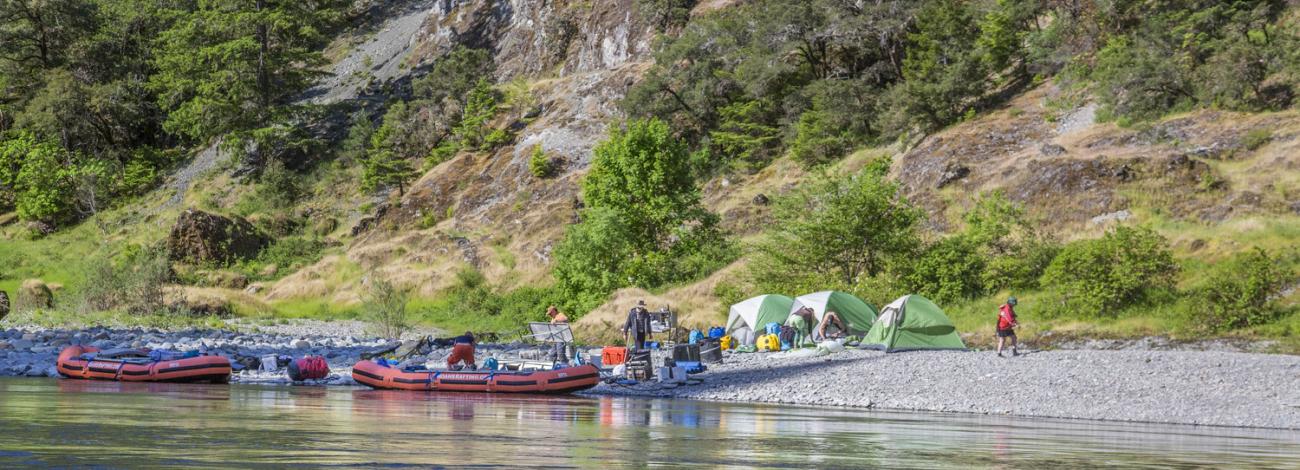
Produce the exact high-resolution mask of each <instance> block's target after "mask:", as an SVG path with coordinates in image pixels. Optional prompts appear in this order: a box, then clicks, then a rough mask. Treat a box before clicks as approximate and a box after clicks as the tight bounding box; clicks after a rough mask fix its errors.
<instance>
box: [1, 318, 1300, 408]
mask: <svg viewBox="0 0 1300 470" xmlns="http://www.w3.org/2000/svg"><path fill="white" fill-rule="evenodd" d="M230 325H231V326H232V327H233V328H234V329H233V330H179V331H161V330H154V329H139V328H136V329H121V328H104V327H96V328H87V329H82V330H66V329H45V328H38V327H10V328H9V329H5V330H0V376H31V377H55V376H57V372H56V370H55V368H54V361H55V358H56V357H57V355H58V353H59V351H60V350H62V349H63V347H66V346H67V345H70V344H89V345H92V346H96V347H100V348H117V347H137V348H160V349H176V350H189V349H202V350H205V351H208V352H212V353H217V354H222V355H226V356H230V357H232V358H240V357H243V358H247V357H262V356H266V355H272V354H274V355H288V356H293V357H301V356H302V355H305V354H314V355H320V356H324V357H325V358H326V359H327V361H328V362H329V365H330V369H331V374H330V376H329V377H328V378H326V379H324V380H321V381H315V382H311V384H312V385H355V382H353V381H352V378H351V373H350V372H351V366H352V364H354V363H356V361H358V360H360V358H361V354H362V353H363V352H366V351H371V350H374V349H376V348H380V347H383V346H385V345H391V344H393V341H391V340H386V339H381V338H375V337H373V336H367V335H366V333H365V331H366V328H365V325H364V324H363V323H361V322H346V321H345V322H339V321H335V322H321V321H312V320H296V321H290V322H276V323H273V324H257V323H252V322H250V323H231V324H230ZM419 333H420V334H427V333H429V332H419ZM448 352H449V350H448V349H446V348H442V349H434V350H432V351H430V352H429V353H428V354H427V355H423V356H418V357H416V358H415V361H417V362H423V361H428V362H429V363H430V364H431V365H436V364H438V363H439V362H440V361H441V360H442V359H443V358H444V357H445V356H446V354H447V353H448ZM583 352H584V353H591V352H594V351H593V350H590V349H585V350H584V351H583ZM546 354H547V350H546V349H545V348H541V347H538V346H536V345H527V344H520V343H512V344H491V345H481V346H480V348H479V351H478V354H477V355H478V357H479V358H480V359H479V360H480V361H482V360H483V358H486V357H489V356H495V357H498V358H523V359H542V358H544V357H545V355H546ZM656 362H657V361H656ZM692 379H695V380H693V381H692V382H693V383H692V384H688V385H678V386H671V385H660V384H658V383H642V384H637V385H618V384H602V385H600V386H598V387H596V388H594V389H592V390H589V391H587V392H583V393H584V394H585V395H612V396H619V395H623V396H642V397H664V398H686V399H700V400H718V401H733V402H755V403H777V404H796V405H812V406H835V407H853V408H872V409H888V410H914V411H938V412H959V413H979V414H998V415H1014V416H1034V417H1052V418H1078V419H1098V420H1113V421H1135V422H1152V423H1177V424H1197V425H1216V426H1242V427H1258V428H1279V429H1300V356H1290V355H1276V354H1256V353H1242V352H1227V351H1187V350H1143V349H1124V350H1088V349H1078V350H1053V351H1029V352H1028V353H1026V354H1022V355H1021V356H1020V357H1007V358H999V357H997V356H996V355H994V353H992V352H906V353H894V354H884V353H880V352H876V351H863V350H856V349H848V350H846V351H843V352H839V353H835V354H830V355H826V356H819V357H797V354H791V353H788V352H787V353H750V354H733V353H727V355H726V357H725V361H724V362H723V363H722V364H713V365H710V366H709V370H708V372H706V373H704V374H698V375H694V376H692ZM231 381H232V382H235V383H259V384H288V383H290V381H289V379H288V378H287V377H286V376H285V374H284V372H282V371H280V372H264V371H259V370H253V369H246V370H242V371H239V372H236V373H235V374H234V375H232V377H231Z"/></svg>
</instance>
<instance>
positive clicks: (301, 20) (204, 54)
mask: <svg viewBox="0 0 1300 470" xmlns="http://www.w3.org/2000/svg"><path fill="white" fill-rule="evenodd" d="M331 4H332V0H327V1H324V2H321V1H315V2H313V1H302V0H199V1H198V4H197V8H196V9H195V10H194V11H190V12H176V14H178V15H179V16H180V18H179V19H178V21H177V22H176V24H175V25H174V26H172V28H170V29H168V30H167V31H165V32H164V33H163V34H162V35H161V37H160V38H159V45H160V46H159V47H160V51H159V52H158V54H159V55H158V58H157V60H156V64H157V67H158V70H159V73H158V74H156V75H154V76H153V77H152V78H151V80H150V85H151V87H152V88H153V89H154V90H156V91H157V93H158V94H159V97H158V101H159V105H160V106H162V107H163V108H164V109H166V110H168V111H169V112H170V114H169V115H168V117H167V120H166V121H165V122H164V124H163V126H164V128H165V129H166V130H167V131H168V132H170V133H172V134H176V135H181V136H185V137H189V138H191V139H196V140H203V139H207V138H211V137H214V136H218V135H222V134H226V133H229V132H232V131H239V130H245V129H251V128H260V127H268V126H270V125H272V124H273V123H274V122H275V120H276V119H277V118H281V117H283V116H284V115H285V114H286V111H288V110H290V109H292V106H291V105H290V103H291V101H292V100H293V98H294V97H295V96H297V95H298V94H300V93H301V92H302V91H304V90H305V89H306V88H307V87H308V86H310V84H311V83H312V81H313V80H314V79H315V78H316V77H318V76H319V75H321V72H320V71H319V70H318V67H320V66H321V65H323V64H324V63H325V60H324V58H323V57H322V56H321V53H320V52H319V51H317V50H316V46H317V45H318V44H319V43H320V42H321V41H322V39H323V36H322V34H321V32H320V28H321V27H322V26H324V25H325V24H327V23H328V22H329V21H330V20H331V19H332V18H333V17H334V10H333V9H332V8H331Z"/></svg>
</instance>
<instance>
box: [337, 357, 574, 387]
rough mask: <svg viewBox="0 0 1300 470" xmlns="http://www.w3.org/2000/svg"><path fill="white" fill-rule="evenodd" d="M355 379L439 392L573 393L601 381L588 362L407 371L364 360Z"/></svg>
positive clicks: (355, 368)
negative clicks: (551, 367) (528, 368)
mask: <svg viewBox="0 0 1300 470" xmlns="http://www.w3.org/2000/svg"><path fill="white" fill-rule="evenodd" d="M352 378H353V379H354V380H356V381H357V383H360V384H362V385H368V386H370V387H373V388H379V389H393V390H423V391H437V392H493V393H572V392H577V391H580V390H586V389H589V388H591V387H595V386H596V384H598V383H600V370H599V369H596V366H593V365H590V364H587V365H581V366H577V367H569V368H567V369H557V370H539V371H532V372H511V371H448V370H419V371H404V370H401V369H397V368H393V367H387V366H381V365H379V364H376V363H374V362H372V361H361V362H358V363H356V365H354V366H352Z"/></svg>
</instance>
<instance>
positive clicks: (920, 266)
mask: <svg viewBox="0 0 1300 470" xmlns="http://www.w3.org/2000/svg"><path fill="white" fill-rule="evenodd" d="M907 267H908V269H909V271H910V273H909V275H908V276H906V280H907V283H908V285H910V286H913V289H914V290H915V291H916V292H917V293H920V294H922V295H925V296H927V297H929V298H931V299H933V300H934V301H936V302H940V303H946V302H956V301H958V300H963V299H970V298H975V297H978V296H980V295H983V294H984V292H985V288H984V276H983V274H984V271H985V258H984V256H982V255H981V254H980V253H979V247H978V246H977V245H976V244H975V243H974V241H973V240H971V239H969V238H967V237H963V236H960V235H958V236H952V237H948V238H945V239H943V240H941V241H939V242H938V243H935V244H934V245H931V246H930V247H928V248H927V249H926V250H925V252H924V253H922V254H921V255H920V256H918V257H916V258H915V259H914V260H912V261H911V262H910V263H908V264H907Z"/></svg>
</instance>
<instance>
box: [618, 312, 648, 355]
mask: <svg viewBox="0 0 1300 470" xmlns="http://www.w3.org/2000/svg"><path fill="white" fill-rule="evenodd" d="M629 336H631V338H632V339H634V340H636V350H637V351H640V350H642V349H645V342H646V340H647V339H650V311H649V310H646V308H645V301H644V300H638V301H637V302H636V306H635V307H632V310H629V311H628V312H627V322H625V323H623V343H624V344H629V343H628V337H629Z"/></svg>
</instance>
